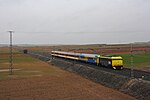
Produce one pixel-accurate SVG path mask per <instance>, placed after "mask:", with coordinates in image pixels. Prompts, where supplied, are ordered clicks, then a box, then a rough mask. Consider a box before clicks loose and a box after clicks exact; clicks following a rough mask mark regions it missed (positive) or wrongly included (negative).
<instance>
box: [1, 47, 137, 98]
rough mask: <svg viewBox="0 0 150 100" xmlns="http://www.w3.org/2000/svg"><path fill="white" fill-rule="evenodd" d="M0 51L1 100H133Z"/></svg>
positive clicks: (5, 51) (41, 63)
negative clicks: (11, 60) (11, 66)
mask: <svg viewBox="0 0 150 100" xmlns="http://www.w3.org/2000/svg"><path fill="white" fill-rule="evenodd" d="M13 52H14V53H13V68H14V69H16V70H14V71H13V75H9V71H8V70H7V69H8V68H9V59H8V58H9V54H8V48H0V100H70V99H71V100H100V99H103V100H135V98H133V97H131V96H129V95H127V94H124V93H121V92H118V91H117V90H113V89H111V88H107V87H104V86H102V85H100V84H97V83H94V82H92V81H90V80H87V79H84V78H82V77H81V76H79V75H76V74H73V73H70V72H67V71H64V70H61V69H59V68H57V67H56V66H54V65H49V64H47V63H45V62H42V61H39V60H37V59H34V58H31V57H30V56H28V55H24V54H21V53H19V52H17V51H15V50H14V51H13Z"/></svg>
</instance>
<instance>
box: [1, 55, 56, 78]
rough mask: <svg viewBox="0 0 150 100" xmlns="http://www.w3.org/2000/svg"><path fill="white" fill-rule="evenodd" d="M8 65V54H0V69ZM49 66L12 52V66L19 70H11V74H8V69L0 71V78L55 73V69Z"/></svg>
mask: <svg viewBox="0 0 150 100" xmlns="http://www.w3.org/2000/svg"><path fill="white" fill-rule="evenodd" d="M9 65H10V64H9V55H4V54H0V70H2V69H9ZM50 66H51V65H49V64H47V63H45V62H42V61H40V60H38V59H35V58H32V57H30V56H28V55H24V54H14V55H13V68H14V69H20V70H17V71H13V72H14V74H13V75H9V72H8V71H7V72H0V80H7V79H12V78H24V77H33V76H41V75H42V76H43V75H53V74H56V72H57V71H56V69H55V68H54V67H50Z"/></svg>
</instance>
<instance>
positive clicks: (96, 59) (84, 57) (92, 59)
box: [79, 54, 100, 65]
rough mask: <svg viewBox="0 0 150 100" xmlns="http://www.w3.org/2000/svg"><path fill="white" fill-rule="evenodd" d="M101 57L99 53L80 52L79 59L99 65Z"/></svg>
mask: <svg viewBox="0 0 150 100" xmlns="http://www.w3.org/2000/svg"><path fill="white" fill-rule="evenodd" d="M99 57H100V55H97V54H80V55H79V60H80V61H85V62H88V63H92V64H96V65H98V64H99Z"/></svg>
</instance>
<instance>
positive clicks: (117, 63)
mask: <svg viewBox="0 0 150 100" xmlns="http://www.w3.org/2000/svg"><path fill="white" fill-rule="evenodd" d="M111 61H112V68H113V69H123V59H122V57H121V56H117V57H111Z"/></svg>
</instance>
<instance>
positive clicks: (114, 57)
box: [101, 56, 122, 59]
mask: <svg viewBox="0 0 150 100" xmlns="http://www.w3.org/2000/svg"><path fill="white" fill-rule="evenodd" d="M101 58H107V59H122V57H121V56H101Z"/></svg>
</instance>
